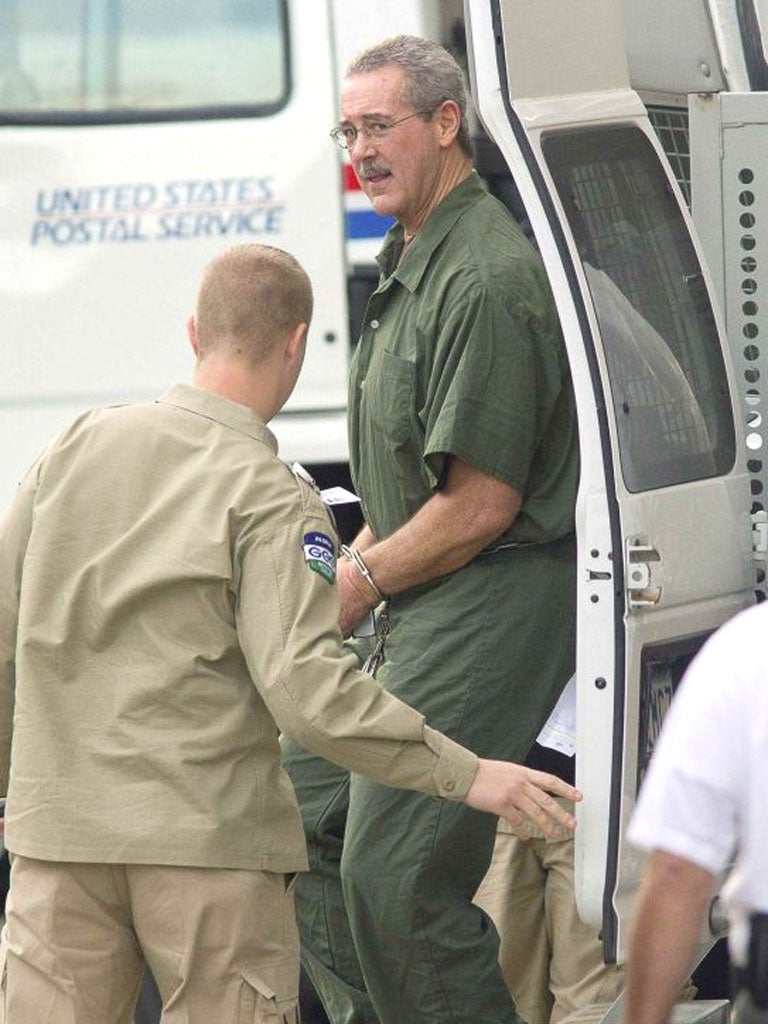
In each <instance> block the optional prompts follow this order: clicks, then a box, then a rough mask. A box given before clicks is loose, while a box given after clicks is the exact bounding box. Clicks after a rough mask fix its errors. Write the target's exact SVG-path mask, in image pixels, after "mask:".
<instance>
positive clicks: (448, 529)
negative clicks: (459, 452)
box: [338, 457, 521, 633]
mask: <svg viewBox="0 0 768 1024" xmlns="http://www.w3.org/2000/svg"><path fill="white" fill-rule="evenodd" d="M520 504H521V498H520V495H519V494H518V493H517V491H515V490H513V489H512V488H511V487H509V486H508V485H507V484H504V483H502V482H501V481H500V480H496V479H495V478H494V477H492V476H489V475H488V474H487V473H483V472H482V471H481V470H479V469H475V467H474V466H470V465H469V464H468V463H466V462H462V460H461V459H458V458H455V457H452V458H451V461H450V465H449V469H448V477H447V480H446V484H445V487H444V488H443V489H442V490H440V491H438V492H437V494H435V495H433V497H432V498H430V499H429V501H428V502H426V504H424V505H423V506H422V507H421V508H420V509H419V511H418V512H417V513H416V515H414V516H413V518H412V519H410V520H409V521H408V522H407V523H405V524H404V525H403V526H402V527H401V528H400V529H399V530H397V531H396V532H395V533H393V534H392V535H391V536H389V537H387V538H386V539H385V540H383V541H379V542H375V540H374V537H373V534H372V533H371V531H370V530H369V529H368V528H367V527H366V528H364V530H363V531H362V533H361V535H360V537H359V538H358V541H356V542H355V546H357V547H359V550H361V551H364V552H365V561H366V564H367V566H368V568H369V570H370V572H371V575H372V576H373V578H374V580H375V581H376V584H377V586H378V588H379V590H380V591H381V592H382V593H384V594H398V593H400V591H402V590H408V589H409V588H410V587H415V586H418V585H419V584H420V583H426V582H427V581H429V580H433V579H436V578H437V577H438V576H445V575H446V574H447V573H450V572H454V571H455V570H456V569H460V568H461V566H463V565H466V564H467V562H469V561H471V560H472V559H473V558H474V557H475V555H476V554H477V553H478V552H479V551H482V549H483V548H484V547H485V546H486V545H487V544H490V543H491V541H493V540H495V539H496V537H498V536H499V535H500V534H501V533H503V532H504V530H506V529H507V527H508V526H509V525H510V524H511V523H512V522H513V520H514V518H515V516H516V515H517V513H518V511H519V510H520ZM366 530H367V533H366ZM358 542H359V543H358ZM366 544H367V546H363V545H366ZM338 581H339V595H340V598H341V617H340V624H341V629H342V632H343V633H348V632H350V631H351V630H352V629H353V628H354V627H355V626H356V625H357V624H358V623H359V622H360V621H361V620H362V619H363V618H364V617H365V615H366V614H367V613H368V611H369V610H370V609H371V608H373V607H374V606H375V605H376V604H377V603H378V597H377V595H376V593H375V592H374V591H373V589H372V588H371V587H370V586H369V584H368V583H367V582H366V581H365V580H364V579H363V577H362V576H361V575H360V573H359V571H358V570H357V568H356V566H355V565H353V564H352V563H351V562H348V561H342V562H341V563H340V565H339V572H338Z"/></svg>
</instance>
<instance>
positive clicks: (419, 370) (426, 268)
mask: <svg viewBox="0 0 768 1024" xmlns="http://www.w3.org/2000/svg"><path fill="white" fill-rule="evenodd" d="M402 246H403V231H402V228H401V227H400V226H399V225H397V226H395V227H394V228H392V229H391V231H390V232H389V234H388V235H387V237H386V239H385V242H384V247H383V249H382V252H381V254H380V256H379V264H380V267H381V271H382V273H381V279H380V282H379V287H378V288H377V290H376V291H375V292H374V294H373V295H372V296H371V299H370V301H369V304H368V308H367V310H366V315H365V321H364V325H363V328H362V333H361V337H360V342H359V345H358V348H357V351H356V353H355V356H354V359H353V362H352V368H351V375H350V391H349V425H350V426H349V431H350V462H351V467H352V474H353V478H354V481H355V486H356V488H357V491H358V494H359V495H360V496H361V499H362V503H363V511H364V514H365V518H366V521H367V523H368V525H369V526H370V527H371V529H372V530H373V532H374V534H375V535H376V536H377V537H378V538H379V539H381V538H383V537H386V536H388V535H389V534H391V533H393V532H394V531H395V530H397V529H398V528H399V527H400V526H402V525H403V523H405V522H406V521H407V520H408V519H410V518H411V516H413V514H414V513H415V512H416V511H417V510H418V509H419V508H420V507H421V506H422V505H423V504H424V503H425V502H426V501H427V500H428V499H429V498H430V497H431V496H432V494H433V493H434V491H435V490H436V489H438V488H439V487H440V486H441V483H442V480H443V476H444V472H445V466H446V460H447V457H448V455H455V456H457V457H459V458H461V459H463V460H464V461H465V462H468V463H470V464H471V465H473V466H475V467H476V468H478V469H480V470H483V471H484V472H486V473H488V474H490V475H491V476H494V477H496V478H497V479H499V480H501V481H503V482H504V483H507V484H509V485H510V486H511V487H513V488H515V490H517V491H518V492H519V493H520V494H521V495H522V497H523V504H522V508H521V510H520V513H519V514H518V516H517V518H516V520H515V522H514V523H513V524H512V526H511V527H510V529H509V530H508V531H507V532H506V533H505V534H504V535H503V536H502V537H501V538H499V542H518V543H524V542H533V543H546V542H547V541H550V540H554V539H556V538H558V537H562V536H564V535H566V534H568V533H570V532H572V531H573V508H574V500H575V493H576V486H577V480H578V443H577V432H576V421H575V413H574V402H573V392H572V387H571V381H570V375H569V370H568V363H567V358H566V353H565V348H564V344H563V340H562V336H561V333H560V328H559V324H558V320H557V314H556V311H555V307H554V302H553V299H552V295H551V292H550V289H549V285H548V282H547V279H546V275H545V272H544V268H543V266H542V264H541V261H540V260H539V258H538V256H537V254H536V253H535V251H534V250H533V248H532V247H531V245H530V244H529V243H528V241H527V240H526V238H525V236H524V235H523V233H522V231H521V230H520V228H519V227H518V226H517V224H516V223H515V222H514V220H513V219H512V218H511V217H510V215H509V214H508V213H507V211H506V210H505V209H504V207H503V206H502V205H501V204H500V203H499V202H498V201H497V200H495V199H494V198H493V197H492V196H490V195H488V193H487V192H486V191H485V189H484V187H483V185H482V183H481V181H480V179H479V177H478V176H477V174H476V173H473V174H471V175H470V177H469V178H468V179H466V180H465V181H464V182H462V183H461V184H460V185H459V186H457V187H456V188H455V189H454V190H453V191H452V192H451V193H450V194H449V195H448V196H447V197H446V198H445V199H444V200H443V201H442V203H440V205H439V206H438V207H437V209H436V210H435V211H434V212H433V213H432V215H431V216H430V217H429V219H428V220H427V222H426V223H425V225H424V226H423V228H422V229H421V231H420V232H419V233H418V235H417V236H416V237H415V239H414V240H413V241H412V242H411V244H410V246H409V247H408V249H407V251H406V252H405V254H404V255H403V257H402V259H401V260H400V262H399V265H398V260H399V258H400V254H401V252H402Z"/></svg>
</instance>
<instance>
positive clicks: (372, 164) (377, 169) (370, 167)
mask: <svg viewBox="0 0 768 1024" xmlns="http://www.w3.org/2000/svg"><path fill="white" fill-rule="evenodd" d="M357 173H358V177H359V178H361V179H362V180H363V181H367V180H368V179H369V178H378V177H379V176H380V175H382V174H390V173H391V172H390V169H389V167H387V166H386V164H380V163H379V162H378V161H377V160H375V159H373V158H372V157H367V158H366V159H364V160H361V161H360V168H359V170H358V172H357Z"/></svg>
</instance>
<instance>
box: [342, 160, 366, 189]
mask: <svg viewBox="0 0 768 1024" xmlns="http://www.w3.org/2000/svg"><path fill="white" fill-rule="evenodd" d="M344 189H345V190H346V191H347V192H361V191H362V189H361V187H360V182H359V181H358V180H357V175H356V174H355V169H354V167H353V166H352V164H344Z"/></svg>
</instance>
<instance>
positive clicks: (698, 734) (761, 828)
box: [628, 603, 768, 963]
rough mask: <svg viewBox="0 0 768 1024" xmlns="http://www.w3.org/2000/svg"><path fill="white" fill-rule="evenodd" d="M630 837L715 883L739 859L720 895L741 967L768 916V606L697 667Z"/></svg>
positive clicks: (704, 654)
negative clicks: (754, 931)
mask: <svg viewBox="0 0 768 1024" xmlns="http://www.w3.org/2000/svg"><path fill="white" fill-rule="evenodd" d="M628 836H629V839H630V840H631V841H632V842H633V843H635V844H636V845H638V846H642V847H644V848H646V849H652V850H665V851H667V852H669V853H674V854H677V855H678V856H681V857H684V858H686V859H687V860H690V861H692V862H693V863H695V864H697V865H699V866H700V867H703V868H705V869H706V870H707V871H711V872H712V874H714V875H718V874H720V872H722V871H723V870H724V869H725V868H726V867H727V866H728V863H729V861H730V859H731V857H732V856H734V854H735V862H734V866H733V869H732V870H731V872H730V875H729V877H728V880H727V882H726V885H725V887H724V889H723V893H722V895H723V900H724V902H725V904H726V907H727V909H728V912H729V917H730V920H731V953H732V956H733V958H734V959H735V960H736V962H739V963H742V962H743V961H744V959H745V953H746V921H747V917H748V915H749V913H750V911H752V910H762V911H768V603H764V604H761V605H758V606H757V607H755V608H750V609H749V610H748V611H745V612H742V613H741V614H740V615H737V616H736V617H735V618H734V619H732V620H731V621H730V622H728V623H726V625H725V626H723V627H722V628H721V629H720V630H718V632H717V633H716V634H715V635H714V636H713V637H711V638H710V639H709V641H708V642H707V643H706V644H705V646H704V648H703V649H702V650H701V651H700V652H699V654H698V656H697V657H696V658H695V659H694V661H693V662H692V664H691V666H690V667H689V669H688V671H687V673H686V675H685V678H684V680H683V682H682V684H681V686H680V688H679V690H678V692H677V694H676V695H675V698H674V700H673V702H672V707H671V709H670V711H669V714H668V715H667V719H666V721H665V723H664V727H663V729H662V732H661V736H660V738H659V742H658V744H657V746H656V750H655V752H654V755H653V758H652V760H651V766H650V768H649V770H648V774H647V776H646V778H645V781H644V783H643V787H642V790H641V793H640V797H639V800H638V803H637V806H636V808H635V813H634V816H633V818H632V822H631V824H630V828H629V832H628Z"/></svg>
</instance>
